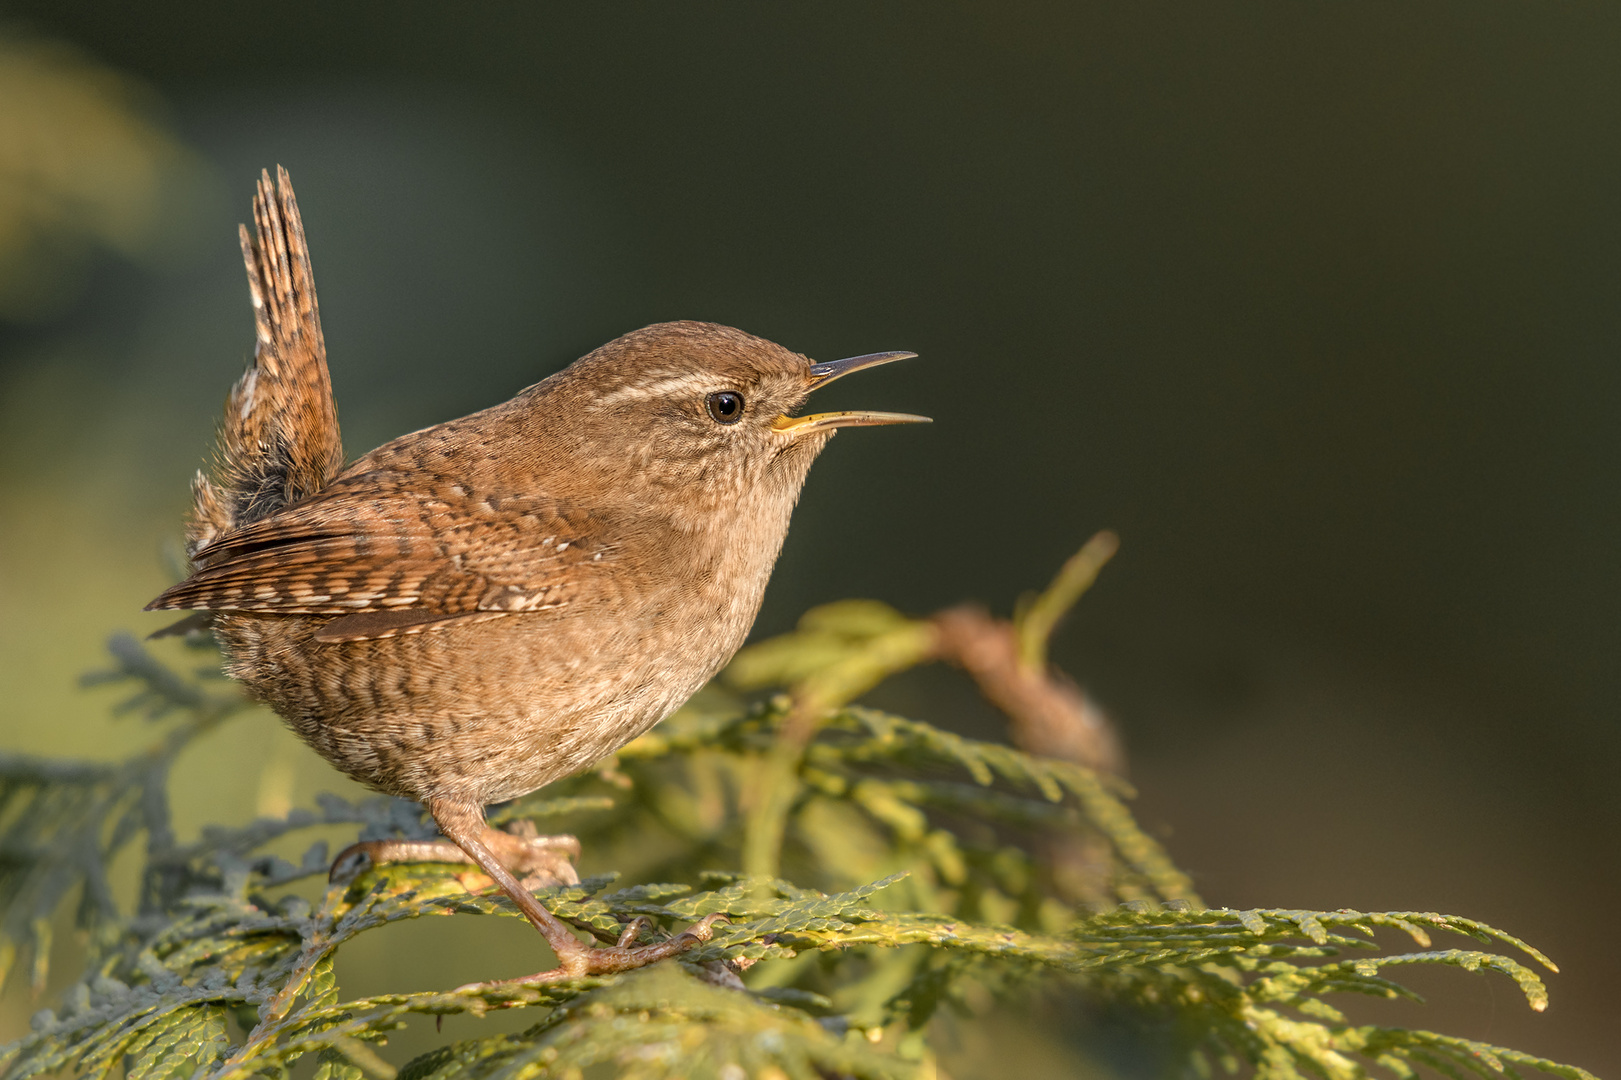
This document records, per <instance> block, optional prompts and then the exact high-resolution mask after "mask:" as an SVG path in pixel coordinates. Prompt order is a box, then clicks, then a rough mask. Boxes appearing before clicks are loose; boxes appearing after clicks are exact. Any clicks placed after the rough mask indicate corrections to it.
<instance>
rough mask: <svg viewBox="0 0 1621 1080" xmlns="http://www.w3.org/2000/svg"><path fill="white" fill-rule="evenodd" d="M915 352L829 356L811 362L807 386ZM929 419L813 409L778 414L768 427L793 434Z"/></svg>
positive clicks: (905, 415) (882, 413)
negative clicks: (800, 413)
mask: <svg viewBox="0 0 1621 1080" xmlns="http://www.w3.org/2000/svg"><path fill="white" fill-rule="evenodd" d="M916 355H917V353H914V352H879V353H868V354H866V355H865V356H851V357H847V358H846V359H843V360H830V361H828V362H827V363H825V364H812V365H811V381H810V388H811V389H812V390H816V389H819V388H821V387H823V386H826V385H827V384H828V383H830V382H832V381H833V380H834V379H842V378H843V377H844V376H846V375H848V374H850V373H851V372H852V371H864V370H865V369H867V368H871V367H877V366H878V365H880V364H887V363H890V362H891V361H893V360H906V359H910V358H911V357H914V356H916ZM932 422H933V421H931V420H930V419H929V418H928V417H927V416H914V415H912V414H911V413H892V412H866V411H857V412H825V413H813V414H812V415H810V416H779V417H777V418H776V419H775V420H773V421H772V422H771V427H772V428H773V429H774V430H776V431H780V432H782V433H784V434H789V435H793V436H794V437H796V438H797V437H798V436H800V435H806V434H809V433H810V432H812V431H826V430H829V429H831V428H841V427H882V426H884V425H886V424H928V423H932Z"/></svg>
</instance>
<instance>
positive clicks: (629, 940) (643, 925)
mask: <svg viewBox="0 0 1621 1080" xmlns="http://www.w3.org/2000/svg"><path fill="white" fill-rule="evenodd" d="M652 925H653V920H652V919H649V918H648V917H647V916H646V915H638V916H636V917H635V918H634V919H632V920H630V922H628V923H626V924H625V928H624V929H623V930H621V931H620V932H619V940H618V941H616V942H615V943H614V948H616V949H628V948H630V947H631V946H632V945H634V944H636V939H637V938H639V937H641V936H642V931H643V930H646V929H648V928H649V927H651V926H652Z"/></svg>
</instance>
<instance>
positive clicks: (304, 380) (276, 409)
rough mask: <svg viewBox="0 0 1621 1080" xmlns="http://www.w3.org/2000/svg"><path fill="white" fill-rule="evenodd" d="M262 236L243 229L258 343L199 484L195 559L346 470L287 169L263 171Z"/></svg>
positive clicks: (193, 523)
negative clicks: (209, 467) (211, 465)
mask: <svg viewBox="0 0 1621 1080" xmlns="http://www.w3.org/2000/svg"><path fill="white" fill-rule="evenodd" d="M253 222H254V227H255V235H253V236H249V235H248V229H247V226H245V225H243V226H239V231H240V234H241V238H242V258H243V261H244V262H246V263H247V268H248V290H249V292H250V294H251V295H252V298H253V321H254V329H255V331H256V335H257V339H256V341H255V344H254V350H253V363H252V364H251V365H249V367H248V370H247V371H246V372H244V373H243V375H242V377H241V378H240V379H238V380H237V382H236V385H235V386H234V387H232V388H231V395H230V397H229V398H227V399H226V403H225V419H224V421H223V422H222V423H221V424H220V430H219V449H218V452H217V456H216V460H215V463H214V469H213V474H212V475H211V476H210V475H205V474H204V473H202V472H201V471H199V472H198V474H197V479H196V481H195V482H194V483H193V485H192V491H193V497H194V503H193V506H192V513H191V520H190V521H189V522H188V523H187V528H186V539H187V549H188V551H189V553H190V554H191V555H192V556H193V557H196V556H197V555H199V554H201V553H202V552H203V551H204V550H205V549H206V548H207V547H208V546H209V545H210V544H212V543H214V542H215V541H216V540H218V539H219V538H220V537H223V536H226V535H228V534H230V533H231V532H232V531H234V530H236V529H240V528H242V527H243V526H245V525H250V524H252V523H253V522H255V521H258V520H259V519H261V518H264V517H266V516H268V515H270V514H273V513H275V512H276V511H278V510H280V509H281V508H282V507H284V506H287V505H289V504H290V503H294V502H297V501H298V500H300V499H303V498H306V497H308V496H310V495H313V494H314V493H315V492H317V491H320V490H321V489H322V488H323V487H325V486H326V485H327V484H328V483H330V482H331V480H332V478H333V477H334V476H336V475H337V474H338V471H339V470H340V469H341V468H342V467H343V443H342V440H341V438H340V437H339V434H338V412H337V408H336V407H335V406H334V405H333V402H332V378H331V375H330V374H328V372H327V366H326V343H325V342H324V341H323V340H322V337H321V317H320V312H319V310H318V309H317V307H316V304H315V280H314V278H313V276H312V275H311V273H310V252H309V246H308V245H307V244H306V243H305V240H304V223H303V220H302V219H301V218H300V217H299V214H298V203H297V202H296V201H295V200H294V199H293V186H292V183H291V181H290V180H289V179H288V176H287V170H286V169H283V168H281V167H280V166H277V167H276V183H275V185H274V186H272V185H271V183H270V173H269V172H268V171H267V172H263V173H261V175H260V180H259V188H258V192H257V193H256V194H255V196H254V199H253Z"/></svg>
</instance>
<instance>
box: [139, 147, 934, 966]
mask: <svg viewBox="0 0 1621 1080" xmlns="http://www.w3.org/2000/svg"><path fill="white" fill-rule="evenodd" d="M253 213H254V221H255V224H256V226H257V237H256V238H254V237H250V236H249V234H248V230H247V228H246V227H243V228H242V229H241V239H242V254H243V257H244V259H245V260H246V262H247V268H248V282H249V286H250V291H251V293H252V299H253V312H254V322H255V328H256V330H257V336H258V340H257V343H256V346H255V349H254V359H253V363H252V364H251V365H250V366H249V368H248V370H247V372H246V373H245V374H244V375H243V376H242V378H241V379H240V380H238V382H237V384H236V386H235V388H234V389H233V390H232V391H231V394H230V397H229V399H228V400H227V403H226V409H225V419H224V422H223V424H222V425H221V428H220V436H219V455H218V462H217V464H216V467H215V469H214V472H213V475H212V477H210V476H206V475H204V474H202V473H199V474H198V476H197V479H196V481H195V484H194V493H195V506H194V509H193V512H192V516H191V520H190V523H189V527H188V531H187V537H188V550H189V553H190V556H191V570H192V574H191V577H189V578H188V579H186V580H185V581H183V582H181V583H180V584H178V585H176V586H175V587H174V588H172V589H169V590H168V591H167V592H165V593H164V594H163V595H162V596H160V597H158V598H157V599H156V600H154V601H153V602H152V603H151V604H149V605H148V610H151V609H155V608H178V609H195V610H198V611H200V612H203V613H206V614H205V615H204V616H203V617H204V618H206V619H208V620H209V623H210V624H211V625H212V627H213V630H214V633H215V634H216V635H217V637H218V639H219V641H220V643H221V645H222V647H223V649H224V652H225V656H226V658H227V670H228V671H229V672H230V674H231V675H233V676H234V677H236V678H237V679H240V680H241V681H242V682H243V683H244V684H245V685H246V686H247V688H248V690H249V691H250V692H251V693H252V694H253V695H254V696H255V697H257V698H259V699H260V700H262V701H264V702H266V703H268V704H269V705H270V706H271V707H272V708H273V709H275V710H276V712H278V713H280V714H281V715H282V716H283V717H284V718H285V719H286V720H287V722H288V723H289V724H290V725H291V726H292V728H293V730H294V731H296V732H297V733H298V734H299V735H300V736H301V737H302V738H303V739H304V740H305V741H306V742H308V743H309V744H310V745H311V746H312V747H314V748H315V749H316V750H317V751H318V752H319V753H320V754H321V755H322V756H323V757H325V758H326V759H327V760H328V761H330V762H331V763H332V764H334V765H335V766H337V767H338V768H339V769H341V770H343V771H344V772H345V773H348V774H349V775H350V776H352V777H354V778H355V779H357V780H359V781H361V782H362V783H364V784H367V785H370V786H371V787H373V788H376V789H377V790H379V791H384V792H388V793H390V794H393V795H401V796H405V797H406V798H410V799H416V800H420V801H422V802H424V803H426V804H427V807H428V809H429V811H430V812H431V813H432V815H433V818H434V821H435V822H437V823H438V825H439V828H440V831H441V832H443V833H444V835H445V837H447V838H448V839H449V841H451V843H452V844H454V845H455V846H454V847H451V846H450V845H449V844H443V843H438V844H432V843H430V844H426V845H423V844H411V843H392V844H391V843H388V842H385V843H381V844H377V843H374V844H370V845H361V846H360V847H362V848H363V849H364V850H363V852H362V854H364V855H366V856H369V857H371V858H374V859H379V860H381V859H387V858H395V859H400V858H404V859H424V858H427V859H449V860H452V861H455V860H458V859H467V860H471V861H472V862H474V863H477V864H478V866H479V867H480V868H482V869H483V871H484V872H485V873H486V874H488V875H489V876H490V877H491V878H493V879H494V880H495V882H496V883H497V884H498V885H499V886H500V888H501V889H502V890H503V891H504V892H506V894H507V895H508V896H510V897H511V898H512V900H513V902H514V903H516V904H517V906H518V908H519V909H520V910H521V911H522V912H523V913H524V915H525V916H527V917H528V919H529V921H530V922H532V923H534V925H535V927H536V928H537V929H539V930H540V932H541V933H542V934H544V935H545V936H546V940H547V941H548V942H549V943H550V945H551V947H552V949H553V951H554V952H556V954H557V959H558V967H557V968H556V969H554V970H551V971H545V972H541V973H540V974H537V975H532V976H529V977H528V978H527V979H523V980H518V981H521V982H544V981H549V980H553V979H560V978H573V977H578V976H582V975H587V974H596V973H605V972H614V971H624V970H627V969H629V968H633V967H638V966H640V965H642V964H646V963H650V962H652V961H655V960H659V959H663V958H664V957H667V956H672V955H675V954H676V953H679V952H681V951H683V950H684V949H687V948H689V947H691V945H692V944H694V943H695V942H697V941H699V940H702V939H704V938H706V937H707V936H708V934H709V925H708V922H707V921H706V922H704V923H701V924H699V925H698V926H696V927H693V928H692V929H689V930H688V931H686V932H685V933H683V934H682V935H680V936H679V937H676V938H674V939H672V940H669V941H663V942H659V943H656V944H653V945H647V946H642V947H640V948H636V947H632V944H631V939H633V938H634V935H635V933H636V928H631V929H629V930H627V932H626V934H625V936H624V937H622V938H621V940H620V943H619V944H618V945H616V946H612V947H591V946H588V945H586V944H583V943H582V942H581V941H580V940H579V939H578V938H576V937H575V936H574V934H573V933H571V932H570V931H569V929H568V927H567V926H566V925H565V924H563V923H562V922H561V921H559V920H558V919H557V918H555V917H554V916H553V915H552V914H551V913H550V912H548V911H547V910H546V909H545V908H544V907H542V906H541V904H540V903H539V902H538V901H537V900H536V899H535V897H534V896H533V895H532V894H531V893H530V892H529V891H528V889H526V888H525V887H524V885H523V884H521V883H520V881H519V877H520V876H522V875H525V874H530V873H533V872H536V871H540V872H541V878H542V879H543V880H550V881H557V880H563V881H569V880H577V878H575V877H574V873H573V867H572V865H571V864H570V863H569V861H568V858H567V853H568V846H567V845H568V838H563V839H562V840H560V841H549V840H548V839H547V838H525V837H523V836H517V835H513V834H509V833H504V832H500V831H497V830H495V829H491V828H489V827H488V826H487V825H486V823H485V816H484V808H485V806H486V805H487V804H489V803H492V802H499V801H501V800H504V799H511V798H514V797H516V796H518V795H522V794H525V793H527V792H530V791H533V790H535V789H536V788H538V787H541V786H542V785H544V784H547V783H550V782H551V781H553V780H556V779H558V778H560V777H564V776H568V775H570V774H572V773H576V772H579V771H580V770H582V769H585V768H586V767H588V766H590V765H592V764H593V763H595V762H596V761H598V760H600V759H601V758H603V757H604V756H606V755H607V754H610V753H612V752H613V751H614V750H617V749H618V748H619V747H621V746H623V745H624V744H625V743H627V742H629V741H630V740H631V739H633V738H635V737H636V736H637V735H640V734H641V733H642V732H644V731H646V730H647V729H648V728H650V727H652V726H653V725H654V724H656V723H658V722H659V721H660V720H662V719H664V717H666V716H668V715H669V714H670V713H671V712H673V711H674V710H675V709H676V708H678V707H679V706H680V705H681V704H682V703H683V702H684V701H686V700H687V698H688V697H690V696H691V695H692V694H693V693H694V692H695V691H696V690H698V688H699V687H701V686H703V684H704V683H705V682H707V681H708V680H709V679H710V677H712V676H713V675H714V674H715V672H716V671H718V670H719V669H720V668H721V666H722V665H724V664H725V663H726V662H727V660H729V659H730V658H731V656H732V654H733V653H735V652H736V651H737V649H738V647H739V646H741V645H742V643H743V639H744V637H745V636H746V635H747V634H748V631H749V627H750V626H751V625H752V623H753V622H754V617H755V614H756V613H757V612H758V610H759V607H760V599H761V596H762V594H763V593H764V591H765V585H766V580H767V578H768V577H769V576H770V574H771V568H772V565H773V564H774V563H775V562H776V560H777V554H778V552H779V551H780V550H781V548H782V542H783V538H784V536H785V535H786V534H787V531H788V518H789V515H790V513H791V512H792V510H793V507H794V503H795V502H796V501H797V500H798V498H799V492H800V488H801V486H802V485H803V484H804V482H805V475H806V472H807V471H808V470H809V468H810V465H811V462H812V461H813V460H815V458H816V455H817V454H819V453H820V452H821V450H822V448H823V447H824V446H826V445H827V441H828V439H829V438H831V437H832V435H833V433H834V432H835V431H836V430H837V429H838V428H841V427H853V426H863V425H879V424H905V423H915V422H922V421H925V420H926V418H925V417H921V416H910V415H905V414H900V413H880V412H835V413H821V414H817V415H813V416H800V417H795V416H792V415H791V414H792V413H793V412H794V411H795V410H796V409H797V408H798V407H799V406H800V405H801V404H803V402H804V401H805V398H806V396H807V395H808V394H809V393H810V392H811V391H812V390H814V389H816V388H817V387H819V386H823V385H825V384H827V383H829V382H831V381H833V380H834V379H837V378H839V377H840V376H842V375H846V374H848V373H850V372H852V371H859V370H861V369H863V368H868V367H872V366H874V365H877V364H883V363H887V362H889V361H891V360H898V359H901V358H903V357H908V356H912V355H915V354H913V353H905V352H888V353H874V354H872V355H869V356H858V357H853V358H851V359H848V360H837V361H834V362H832V363H823V364H813V363H811V361H809V360H808V359H806V358H805V357H803V356H800V355H799V354H797V353H793V352H789V351H788V350H787V349H784V348H782V347H781V346H779V345H774V344H772V343H771V342H769V341H765V340H763V339H761V338H757V337H753V336H751V335H749V334H745V333H743V332H742V331H740V330H733V329H731V328H729V327H725V326H717V325H714V324H711V323H700V322H673V323H662V324H659V325H656V326H649V327H646V328H644V329H642V330H637V331H635V332H634V333H630V334H626V335H625V336H624V337H621V338H618V339H617V340H615V341H611V342H609V343H608V344H607V345H604V346H603V347H601V348H600V349H597V350H596V351H595V352H592V353H590V354H589V355H587V356H585V357H582V358H581V359H579V360H577V361H575V362H574V363H573V364H572V365H570V366H569V367H568V368H567V369H566V370H564V371H561V372H559V373H558V374H556V375H553V376H551V377H550V378H548V379H545V380H542V381H541V382H539V383H536V384H535V385H534V386H531V387H529V388H528V389H527V390H524V391H522V392H521V393H519V394H518V395H517V396H516V397H514V398H513V399H512V400H510V401H507V402H505V403H503V404H500V405H496V406H494V407H493V408H489V409H485V410H484V411H482V412H477V413H474V414H472V415H471V416H466V417H463V418H462V419H460V420H452V421H450V422H448V423H444V424H439V425H436V426H434V427H430V428H425V429H424V430H422V431H418V432H414V433H412V434H410V435H404V436H401V437H400V438H398V439H395V440H394V441H393V442H390V443H386V444H384V445H383V446H380V447H378V448H377V449H376V450H373V451H372V452H371V453H369V454H366V455H365V456H363V457H361V458H360V459H358V460H357V461H355V462H353V463H352V464H350V465H348V466H347V467H346V466H345V465H344V464H343V449H342V444H341V442H340V440H339V436H338V420H337V412H336V410H335V408H334V406H333V402H332V388H331V381H330V377H329V375H328V373H327V366H326V348H325V345H324V343H323V341H322V337H321V323H320V318H319V314H318V312H317V309H316V303H315V287H314V283H313V281H312V279H311V275H310V260H309V251H308V248H307V247H306V245H305V240H304V228H303V224H302V222H301V221H300V218H299V214H298V207H297V204H296V203H295V202H294V200H293V192H292V188H291V186H290V184H289V182H288V177H287V173H286V171H285V170H278V176H277V183H276V185H275V186H274V187H273V186H272V185H271V182H270V176H269V173H268V172H267V173H265V174H263V177H262V179H261V180H260V182H259V187H258V192H257V197H256V198H255V200H254V205H253ZM196 618H197V617H193V619H194V620H195V619H196ZM190 621H192V620H188V622H190ZM458 849H459V850H458ZM341 861H342V857H340V862H341ZM547 874H549V875H550V876H549V878H547V876H546V875H547ZM534 880H535V879H533V878H531V882H532V883H533V881H534Z"/></svg>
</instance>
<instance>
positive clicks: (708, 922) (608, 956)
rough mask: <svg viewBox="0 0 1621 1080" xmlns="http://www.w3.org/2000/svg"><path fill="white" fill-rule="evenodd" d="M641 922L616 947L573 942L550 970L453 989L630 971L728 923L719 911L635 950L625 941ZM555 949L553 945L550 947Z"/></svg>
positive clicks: (685, 947)
mask: <svg viewBox="0 0 1621 1080" xmlns="http://www.w3.org/2000/svg"><path fill="white" fill-rule="evenodd" d="M644 921H645V920H644V919H643V918H642V917H641V916H638V917H637V918H636V919H635V920H633V921H632V922H631V923H630V924H629V925H628V926H626V927H625V929H624V930H623V931H622V932H621V933H620V935H619V944H617V945H607V946H602V947H597V948H593V947H592V946H590V945H585V944H583V943H581V942H580V941H579V939H577V938H576V939H574V941H575V947H574V948H572V949H570V948H568V947H567V946H565V947H564V948H563V949H562V950H561V951H559V952H558V957H557V966H556V967H555V968H552V969H551V970H550V971H541V972H537V973H535V974H534V975H524V976H522V977H521V978H517V979H495V980H492V981H490V982H482V983H468V984H467V985H466V986H459V987H457V988H456V990H457V992H458V993H459V992H461V991H463V990H487V989H492V988H495V987H501V986H538V985H541V984H543V983H553V982H564V981H566V980H569V979H581V978H585V977H587V976H589V975H614V974H617V973H619V972H621V971H633V970H635V969H636V968H639V967H646V966H647V965H648V964H656V963H658V962H659V961H660V960H668V959H669V958H670V957H672V956H680V955H681V954H682V953H684V952H686V951H687V950H688V949H690V948H692V947H693V946H694V945H697V944H699V943H700V942H704V941H708V940H709V939H710V938H711V937H713V936H714V934H715V930H714V927H715V924H716V923H718V922H730V921H731V920H730V919H728V918H727V917H726V915H725V914H724V913H723V912H718V911H717V912H716V913H715V914H713V915H705V916H704V917H703V918H702V919H699V920H698V921H697V922H695V923H693V924H692V925H691V926H689V927H687V928H686V929H685V930H683V931H681V933H679V934H677V935H676V936H675V937H673V938H670V939H669V940H668V941H660V942H658V943H657V944H654V945H642V946H638V947H635V948H631V947H629V946H628V944H627V942H628V941H635V940H636V938H635V937H634V936H632V931H635V932H636V933H640V932H641V927H640V926H638V925H637V924H638V923H641V922H644ZM553 948H554V949H555V948H556V947H555V946H554V947H553Z"/></svg>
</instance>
